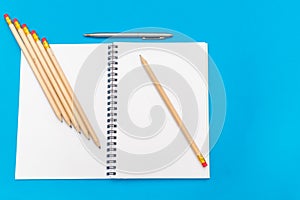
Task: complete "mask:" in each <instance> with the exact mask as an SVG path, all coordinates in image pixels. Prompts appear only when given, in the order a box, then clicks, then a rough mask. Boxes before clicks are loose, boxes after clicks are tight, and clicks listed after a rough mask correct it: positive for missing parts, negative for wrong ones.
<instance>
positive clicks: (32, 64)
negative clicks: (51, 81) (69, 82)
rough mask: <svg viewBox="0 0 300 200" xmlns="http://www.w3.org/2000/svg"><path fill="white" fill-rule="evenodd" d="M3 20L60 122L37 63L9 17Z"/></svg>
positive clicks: (57, 110) (59, 116) (58, 114)
mask: <svg viewBox="0 0 300 200" xmlns="http://www.w3.org/2000/svg"><path fill="white" fill-rule="evenodd" d="M4 18H5V20H6V22H7V24H8V26H9V28H10V30H11V32H12V34H13V36H14V38H15V39H16V41H17V43H18V45H19V47H20V48H21V50H22V52H23V54H24V56H25V58H26V60H27V61H28V63H29V66H30V67H31V69H32V71H33V73H34V75H35V77H36V79H37V80H38V82H39V84H40V86H41V88H42V90H43V92H44V94H45V96H46V98H47V100H48V102H49V104H50V106H51V108H52V110H53V112H54V113H55V115H56V117H57V118H58V119H59V121H62V114H61V111H60V109H59V108H58V105H57V103H56V101H55V100H54V97H53V96H52V94H51V92H50V91H49V88H48V87H47V85H46V83H45V80H44V78H43V77H42V75H41V74H40V72H39V70H38V69H37V65H38V63H37V62H35V61H34V60H33V58H32V57H31V56H30V53H29V51H28V49H27V48H26V46H25V44H24V43H23V41H22V38H21V37H20V35H19V33H18V31H17V29H16V27H15V26H14V25H13V23H12V21H11V19H10V17H9V16H8V15H7V14H5V15H4Z"/></svg>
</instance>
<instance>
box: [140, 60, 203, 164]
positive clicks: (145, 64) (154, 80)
mask: <svg viewBox="0 0 300 200" xmlns="http://www.w3.org/2000/svg"><path fill="white" fill-rule="evenodd" d="M140 59H141V63H142V65H143V67H144V69H145V71H146V72H147V74H148V76H149V77H150V79H151V81H152V83H153V85H154V86H155V88H156V90H157V91H158V93H159V95H160V97H161V98H162V100H163V101H164V103H165V104H166V106H167V108H168V110H169V111H170V113H171V115H172V116H173V118H174V120H175V121H176V123H177V125H178V126H179V128H180V130H181V132H182V133H183V134H184V136H185V138H186V140H187V141H188V143H189V145H190V146H191V148H192V149H193V151H194V153H195V154H196V156H197V158H198V160H199V161H200V163H201V164H202V166H203V167H206V166H207V163H206V161H205V158H204V156H203V155H202V153H201V152H200V150H199V148H198V146H197V144H196V143H195V141H194V139H193V137H192V136H191V135H190V133H189V132H188V130H187V128H186V127H185V125H184V123H183V121H182V120H181V119H180V117H179V115H178V113H177V112H176V110H175V108H174V106H173V104H172V103H171V101H170V99H169V97H168V96H167V94H166V92H165V91H164V89H163V87H162V86H161V85H160V83H159V81H158V79H157V78H156V76H155V74H154V73H153V71H152V70H151V68H150V65H149V64H148V62H147V61H146V60H145V59H144V58H143V57H142V56H141V55H140Z"/></svg>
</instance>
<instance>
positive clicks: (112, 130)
mask: <svg viewBox="0 0 300 200" xmlns="http://www.w3.org/2000/svg"><path fill="white" fill-rule="evenodd" d="M117 59H118V46H117V45H115V44H111V45H109V46H108V63H107V65H108V69H107V71H108V74H107V76H108V80H107V81H108V85H107V149H106V170H107V171H106V175H107V176H115V175H116V163H117V161H116V157H117V154H116V153H117V148H116V145H117V141H116V140H117V118H116V117H117V110H118V108H117V87H118V85H117V81H118V78H117V76H118V73H117V71H118V62H117Z"/></svg>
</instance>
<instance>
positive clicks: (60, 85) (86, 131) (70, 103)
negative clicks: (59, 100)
mask: <svg viewBox="0 0 300 200" xmlns="http://www.w3.org/2000/svg"><path fill="white" fill-rule="evenodd" d="M31 35H32V37H33V39H34V41H35V43H36V45H37V47H38V49H39V51H40V52H41V54H42V57H43V58H44V60H45V61H46V63H47V65H48V67H49V69H50V71H51V73H52V75H53V77H54V78H55V80H56V81H57V84H58V86H59V88H60V90H61V91H62V94H63V95H64V97H65V98H66V100H67V103H68V105H69V107H70V108H71V110H72V113H73V114H74V117H75V120H77V122H78V125H79V127H80V129H81V130H82V132H83V134H84V135H85V136H86V137H87V138H88V139H89V138H90V137H89V134H88V130H87V128H86V126H85V124H84V122H83V120H82V119H81V117H80V116H79V113H78V110H77V108H76V107H75V106H74V104H73V100H72V96H70V94H69V92H68V91H67V89H66V87H65V86H64V84H63V82H62V80H61V78H60V77H59V75H58V73H57V71H56V69H55V66H54V65H53V63H52V61H51V59H50V57H49V56H48V54H47V51H46V50H45V48H44V46H43V44H42V43H41V41H40V40H39V37H38V35H37V33H36V32H35V31H32V32H31Z"/></svg>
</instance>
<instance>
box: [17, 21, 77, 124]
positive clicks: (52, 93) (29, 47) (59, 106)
mask: <svg viewBox="0 0 300 200" xmlns="http://www.w3.org/2000/svg"><path fill="white" fill-rule="evenodd" d="M13 23H14V25H15V27H16V29H17V31H18V33H19V35H20V37H21V38H22V40H23V42H24V44H25V46H26V48H27V50H28V52H29V55H30V57H31V58H32V60H33V61H34V62H35V63H36V66H37V69H38V71H39V73H40V74H41V76H42V77H43V80H44V81H45V84H46V85H47V88H48V89H49V91H50V93H51V96H52V97H53V98H54V101H55V102H56V105H57V106H58V108H59V110H60V112H61V114H62V116H63V118H64V120H65V121H66V123H67V124H68V125H69V126H71V121H70V120H69V118H68V117H67V114H66V111H65V110H64V108H63V106H62V105H61V102H60V100H59V98H58V97H57V94H56V92H55V90H54V89H53V87H52V85H51V83H50V81H49V79H48V77H47V75H46V73H45V72H44V70H43V68H42V64H41V63H40V61H39V59H38V58H37V56H36V55H35V53H34V50H33V48H32V46H31V44H30V43H29V41H28V39H27V37H26V35H25V33H24V31H23V29H22V28H21V25H20V23H19V22H18V20H17V19H14V20H13Z"/></svg>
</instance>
